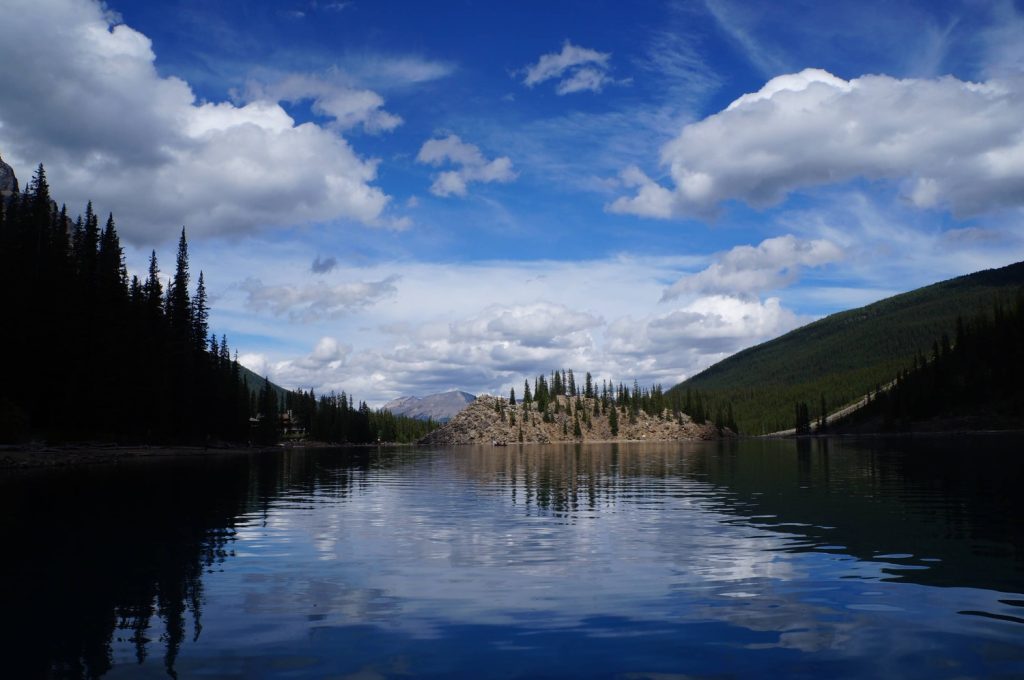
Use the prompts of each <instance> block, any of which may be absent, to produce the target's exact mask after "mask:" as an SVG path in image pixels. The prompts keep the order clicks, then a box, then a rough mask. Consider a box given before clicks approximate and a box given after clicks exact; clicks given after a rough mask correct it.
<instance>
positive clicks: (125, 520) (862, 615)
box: [0, 435, 1024, 680]
mask: <svg viewBox="0 0 1024 680" xmlns="http://www.w3.org/2000/svg"><path fill="white" fill-rule="evenodd" d="M1022 482H1024V439H1022V438H1021V437H1020V436H997V435H992V436H974V437H959V438H958V437H933V438H903V439H894V440H885V439H863V440H856V439H849V440H848V439H820V440H814V441H799V442H797V441H793V440H774V441H761V440H741V441H731V442H700V443H664V444H663V443H647V444H595V445H549V446H523V447H517V446H509V447H505V448H500V447H499V448H493V447H462V448H454V449H441V450H420V449H412V448H402V449H309V450H290V451H281V452H280V453H269V454H260V455H246V454H211V455H209V456H208V457H199V458H182V459H174V460H137V461H129V462H124V463H122V464H117V465H103V466H91V467H84V468H79V469H74V470H62V471H52V470H30V471H24V472H19V473H8V474H6V475H5V476H4V477H3V478H0V540H2V545H3V550H4V556H3V559H2V565H0V576H2V591H0V592H2V593H3V601H2V611H3V622H2V624H0V625H2V626H3V627H4V630H3V636H2V638H0V648H2V650H3V653H2V655H0V664H3V665H2V666H0V676H3V677H10V678H33V677H71V678H78V677H104V678H146V677H153V678H163V677H168V676H170V677H180V678H191V677H216V678H366V679H372V678H392V677H394V678H410V677H411V678H416V677H430V678H445V677H473V678H537V677H549V678H567V677H568V678H572V677H580V678H584V677H585V678H600V677H607V678H629V679H640V678H652V679H658V680H666V679H669V678H683V677H730V676H739V677H782V676H785V677H808V678H820V677H823V676H824V677H917V678H943V677H948V678H953V677H957V678H959V677H1000V676H1001V677H1024V512H1022V510H1024V500H1022V494H1021V488H1022Z"/></svg>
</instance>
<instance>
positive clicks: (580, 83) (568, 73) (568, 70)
mask: <svg viewBox="0 0 1024 680" xmlns="http://www.w3.org/2000/svg"><path fill="white" fill-rule="evenodd" d="M611 56H612V55H611V54H610V53H607V52H598V51H597V50H592V49H588V48H586V47H579V46H578V45H573V44H572V43H571V42H569V41H568V40H566V41H565V43H564V44H563V45H562V51H561V52H552V53H550V54H544V55H541V57H540V59H538V60H537V63H536V64H533V65H532V66H527V67H526V68H525V69H524V73H525V75H524V77H523V84H524V85H526V86H527V87H533V86H534V85H537V84H539V83H543V82H545V81H548V80H558V81H559V82H558V85H557V86H556V87H555V92H557V93H558V94H560V95H564V94H570V93H573V92H600V91H601V90H602V89H604V86H605V85H608V84H611V83H615V82H616V81H615V80H614V79H612V78H611V77H610V76H609V75H608V60H609V59H610V58H611Z"/></svg>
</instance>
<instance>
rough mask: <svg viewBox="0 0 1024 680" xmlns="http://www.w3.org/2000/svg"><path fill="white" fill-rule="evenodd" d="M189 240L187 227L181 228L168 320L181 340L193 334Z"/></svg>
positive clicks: (169, 292) (169, 294) (169, 298)
mask: <svg viewBox="0 0 1024 680" xmlns="http://www.w3.org/2000/svg"><path fill="white" fill-rule="evenodd" d="M188 283H189V274H188V242H187V241H186V240H185V228H184V227H182V229H181V238H180V239H178V256H177V259H176V260H175V268H174V280H173V282H172V283H171V286H170V290H169V291H168V292H167V298H168V314H167V317H168V321H169V322H170V325H171V330H172V331H173V332H174V333H175V335H176V336H177V338H178V339H179V341H180V340H182V339H187V338H190V337H191V335H192V310H191V304H190V302H189V295H188Z"/></svg>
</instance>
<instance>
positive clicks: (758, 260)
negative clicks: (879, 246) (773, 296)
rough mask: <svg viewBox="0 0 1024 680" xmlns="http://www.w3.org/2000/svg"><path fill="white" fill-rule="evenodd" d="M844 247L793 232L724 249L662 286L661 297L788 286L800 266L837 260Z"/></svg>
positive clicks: (743, 292)
mask: <svg viewBox="0 0 1024 680" xmlns="http://www.w3.org/2000/svg"><path fill="white" fill-rule="evenodd" d="M842 257H843V251H842V249H840V248H839V246H837V245H836V244H834V243H832V242H830V241H826V240H824V239H816V240H810V241H808V240H799V239H797V238H796V237H795V236H793V235H792V234H787V235H785V236H778V237H775V238H769V239H765V240H764V241H762V242H761V243H760V244H759V245H757V246H747V245H741V246H736V247H735V248H733V249H732V250H730V251H728V252H727V253H724V254H723V255H722V256H721V257H719V258H718V260H717V261H716V262H714V263H712V264H711V265H710V266H708V268H707V269H705V270H703V271H701V272H698V273H696V274H691V275H688V276H684V277H682V278H681V279H679V280H678V281H676V282H675V283H674V284H673V285H672V286H670V287H669V288H668V289H666V290H665V293H664V295H663V296H662V300H674V299H676V298H678V297H679V296H681V295H683V294H686V293H692V294H705V295H706V294H725V295H747V294H752V293H760V292H763V291H766V290H773V289H777V288H781V287H784V286H788V285H789V284H791V283H793V282H794V281H795V280H796V278H797V276H798V275H799V272H800V269H801V268H802V267H819V266H821V265H824V264H828V263H830V262H836V261H838V260H841V259H842Z"/></svg>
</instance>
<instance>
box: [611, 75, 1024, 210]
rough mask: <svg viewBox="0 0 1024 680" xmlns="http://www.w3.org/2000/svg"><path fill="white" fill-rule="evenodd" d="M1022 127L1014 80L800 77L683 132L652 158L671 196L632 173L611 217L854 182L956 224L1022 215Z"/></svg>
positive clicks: (765, 199)
mask: <svg viewBox="0 0 1024 680" xmlns="http://www.w3.org/2000/svg"><path fill="white" fill-rule="evenodd" d="M1021 119H1024V79H1021V78H1019V77H1018V78H1016V79H1010V78H1008V79H1005V80H992V81H989V82H986V83H970V82H964V81H961V80H957V79H956V78H953V77H944V78H939V79H935V80H921V79H904V80H898V79H895V78H891V77H889V76H863V77H861V78H856V79H853V80H850V81H845V80H843V79H841V78H837V77H836V76H833V75H832V74H829V73H827V72H825V71H821V70H818V69H807V70H805V71H802V72H801V73H798V74H790V75H785V76H779V77H777V78H773V79H772V80H770V81H768V83H766V84H765V86H764V87H763V88H762V89H761V90H759V91H758V92H756V93H752V94H746V95H743V96H742V97H740V98H738V99H737V100H736V101H734V102H733V103H732V104H731V105H730V106H729V107H728V108H726V109H725V110H723V111H721V112H719V113H717V114H715V115H712V116H709V117H708V118H705V119H704V120H702V121H699V122H696V123H693V124H690V125H687V126H685V127H684V128H683V130H682V132H681V133H680V134H679V136H678V137H677V138H676V139H675V140H673V141H671V142H669V143H668V144H666V145H665V146H664V147H663V148H662V152H661V160H662V163H663V165H664V166H666V167H667V168H668V170H669V173H670V175H671V179H672V181H673V183H674V187H672V188H671V189H668V188H665V187H661V186H660V185H658V184H657V183H655V182H654V181H653V180H650V179H648V178H646V176H642V177H641V176H636V173H633V174H634V175H635V182H634V185H635V186H637V187H639V191H638V192H637V194H636V195H634V196H631V197H625V196H624V197H621V198H619V199H618V200H616V201H615V202H613V203H612V204H611V205H610V206H608V209H609V210H610V211H612V212H619V213H632V214H637V215H643V216H648V217H660V218H665V217H670V216H672V217H675V216H686V215H698V216H700V215H705V216H706V215H709V214H712V213H714V212H715V211H716V210H717V208H718V206H719V204H721V203H722V202H724V201H727V200H730V199H738V200H742V201H744V202H746V203H748V204H750V205H753V206H755V207H764V206H768V205H771V204H773V203H777V202H778V201H780V200H782V199H783V198H784V197H785V196H786V194H788V193H789V192H792V191H795V190H798V189H802V188H805V187H813V186H819V185H825V184H833V183H840V182H846V181H849V180H852V179H855V178H858V177H863V178H867V179H871V180H877V179H886V180H892V181H896V182H901V183H903V186H904V187H905V191H906V195H907V198H908V199H909V200H910V201H911V202H913V204H914V205H916V206H918V207H920V208H930V207H933V206H937V205H938V206H948V207H950V208H951V209H952V210H953V211H954V212H955V213H956V214H958V215H972V214H978V213H981V212H984V211H989V210H993V209H997V208H1000V207H1005V206H1020V205H1024V135H1021V127H1020V121H1021ZM630 172H632V171H630ZM665 192H670V193H665ZM669 199H671V200H669Z"/></svg>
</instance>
